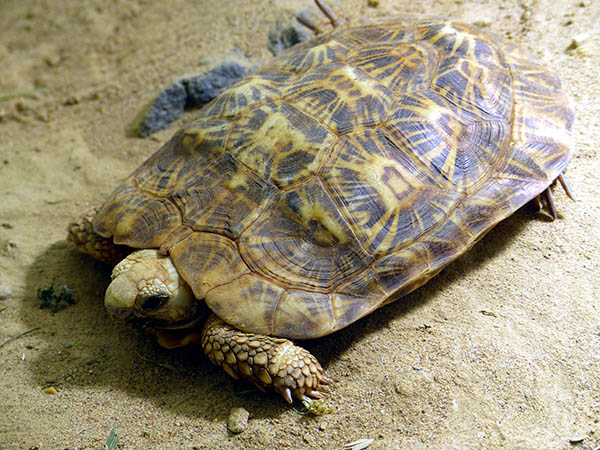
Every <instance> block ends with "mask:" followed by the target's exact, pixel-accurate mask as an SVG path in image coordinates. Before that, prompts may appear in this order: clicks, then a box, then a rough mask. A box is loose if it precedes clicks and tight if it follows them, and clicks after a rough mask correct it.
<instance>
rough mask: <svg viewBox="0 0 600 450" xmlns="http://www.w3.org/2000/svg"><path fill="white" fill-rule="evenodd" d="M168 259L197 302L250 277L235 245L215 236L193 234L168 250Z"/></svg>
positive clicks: (227, 239)
mask: <svg viewBox="0 0 600 450" xmlns="http://www.w3.org/2000/svg"><path fill="white" fill-rule="evenodd" d="M169 256H170V257H171V259H172V260H173V263H174V264H175V266H176V267H177V270H178V271H179V273H180V275H181V276H182V277H183V278H184V279H185V280H186V281H187V283H188V284H189V285H190V287H191V288H192V291H193V292H194V295H195V296H196V298H199V299H202V298H204V297H205V296H206V293H207V291H209V290H211V289H213V288H215V287H217V286H222V285H224V284H227V283H231V282H232V281H233V280H234V279H236V278H238V277H240V276H241V275H243V274H245V273H249V270H248V267H247V266H246V264H244V261H242V258H241V257H240V254H239V252H238V250H237V247H236V245H235V241H233V240H231V239H229V238H227V237H225V236H220V235H218V234H215V233H202V232H196V233H192V234H189V235H188V236H187V237H186V238H185V239H183V240H180V241H178V242H177V243H176V244H175V245H173V246H172V247H171V248H170V249H169Z"/></svg>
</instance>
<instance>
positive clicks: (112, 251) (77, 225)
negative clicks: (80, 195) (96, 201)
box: [67, 208, 131, 265]
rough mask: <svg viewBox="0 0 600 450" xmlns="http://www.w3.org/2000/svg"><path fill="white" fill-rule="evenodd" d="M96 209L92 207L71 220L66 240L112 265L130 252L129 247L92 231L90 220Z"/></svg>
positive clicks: (80, 249) (82, 251) (81, 250)
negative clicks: (117, 243)
mask: <svg viewBox="0 0 600 450" xmlns="http://www.w3.org/2000/svg"><path fill="white" fill-rule="evenodd" d="M97 211H98V208H93V209H91V210H89V211H87V212H86V213H85V214H83V215H81V216H80V217H78V218H77V219H75V220H74V221H73V222H71V223H70V224H69V225H68V226H67V233H68V234H67V240H68V241H71V242H73V243H74V244H75V245H76V246H77V250H79V251H80V252H81V253H85V254H86V255H89V256H91V257H92V258H94V259H97V260H98V261H102V262H104V263H107V264H111V265H114V264H116V263H118V262H119V261H121V260H122V259H123V258H125V257H126V256H127V255H128V254H129V253H131V249H130V248H129V247H126V246H124V245H116V244H115V243H114V242H113V241H112V239H111V238H105V237H102V236H100V235H99V234H97V233H96V232H95V231H94V227H93V226H92V220H93V219H94V217H95V216H96V213H97Z"/></svg>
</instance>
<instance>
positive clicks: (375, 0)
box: [367, 0, 379, 8]
mask: <svg viewBox="0 0 600 450" xmlns="http://www.w3.org/2000/svg"><path fill="white" fill-rule="evenodd" d="M367 5H368V6H370V7H371V8H377V7H378V6H379V0H367Z"/></svg>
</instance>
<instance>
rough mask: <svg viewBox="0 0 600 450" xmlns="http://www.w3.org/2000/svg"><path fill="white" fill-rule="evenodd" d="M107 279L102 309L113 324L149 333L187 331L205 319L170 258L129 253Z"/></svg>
mask: <svg viewBox="0 0 600 450" xmlns="http://www.w3.org/2000/svg"><path fill="white" fill-rule="evenodd" d="M111 278H112V282H111V284H110V285H109V286H108V288H107V290H106V295H105V297H104V305H105V307H106V310H107V311H108V313H109V314H110V316H111V317H112V318H113V319H115V320H118V321H125V322H128V323H138V324H141V325H142V326H144V327H145V328H150V329H152V328H155V329H159V330H160V329H165V330H189V329H190V328H193V327H195V326H196V325H197V323H198V322H200V321H201V320H202V319H203V318H204V317H205V314H202V310H203V308H201V307H200V304H201V302H199V301H198V300H197V299H196V298H195V297H194V294H193V293H192V290H191V289H190V287H189V286H188V284H187V283H186V282H185V281H184V280H183V278H181V276H180V275H179V273H178V272H177V270H176V269H175V266H174V265H173V262H172V261H171V258H169V257H168V256H161V255H160V254H159V253H158V252H157V251H156V250H139V251H136V252H133V253H131V254H130V255H129V256H127V257H126V258H125V259H124V260H122V261H121V262H120V263H119V264H117V265H116V266H115V268H114V269H113V272H112V275H111Z"/></svg>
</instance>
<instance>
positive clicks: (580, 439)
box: [569, 434, 587, 444]
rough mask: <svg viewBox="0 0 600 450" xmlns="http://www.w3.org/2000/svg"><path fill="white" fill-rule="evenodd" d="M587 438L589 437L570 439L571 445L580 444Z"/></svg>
mask: <svg viewBox="0 0 600 450" xmlns="http://www.w3.org/2000/svg"><path fill="white" fill-rule="evenodd" d="M586 437H587V435H585V434H579V435H575V436H573V437H571V438H570V439H569V444H579V443H580V442H583V441H584V440H585V438H586Z"/></svg>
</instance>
